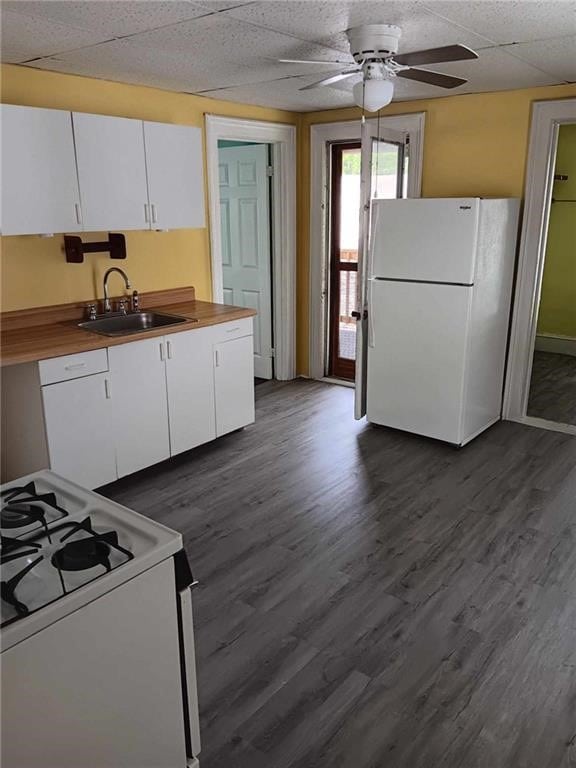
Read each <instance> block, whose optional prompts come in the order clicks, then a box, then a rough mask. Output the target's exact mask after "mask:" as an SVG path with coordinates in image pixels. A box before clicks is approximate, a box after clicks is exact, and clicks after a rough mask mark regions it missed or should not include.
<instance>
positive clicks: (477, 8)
mask: <svg viewBox="0 0 576 768" xmlns="http://www.w3.org/2000/svg"><path fill="white" fill-rule="evenodd" d="M426 5H427V6H428V8H429V9H430V10H431V11H432V12H433V13H435V14H439V15H440V16H442V17H443V18H445V19H449V20H450V21H454V22H456V23H458V24H462V25H463V26H465V27H468V28H469V29H473V30H474V31H475V32H476V33H477V34H479V35H484V36H486V37H489V38H491V39H492V40H495V41H496V42H499V43H514V42H528V41H531V40H543V39H544V38H550V37H559V36H561V35H568V34H576V4H575V3H574V2H573V1H572V0H544V1H543V2H542V1H541V2H538V1H537V0H481V2H478V1H477V2H470V0H428V2H427V3H426Z"/></svg>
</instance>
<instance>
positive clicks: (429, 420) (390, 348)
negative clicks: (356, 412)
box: [367, 280, 473, 443]
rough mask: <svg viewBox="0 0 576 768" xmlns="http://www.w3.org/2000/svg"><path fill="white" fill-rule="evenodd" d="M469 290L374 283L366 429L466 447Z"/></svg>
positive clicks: (382, 282) (371, 301) (394, 282)
mask: <svg viewBox="0 0 576 768" xmlns="http://www.w3.org/2000/svg"><path fill="white" fill-rule="evenodd" d="M472 291H473V288H472V287H471V286H455V285H433V284H430V283H410V282H398V281H394V280H390V281H389V280H371V281H370V283H369V294H370V295H369V306H370V319H369V333H368V344H369V348H368V403H367V405H368V409H367V416H368V419H369V421H373V422H374V423H376V424H383V425H385V426H388V427H395V428H396V429H403V430H406V431H408V432H415V433H416V434H419V435H425V436H427V437H434V438H437V439H438V440H446V441H447V442H450V443H460V442H461V434H462V429H461V421H462V405H463V391H464V367H465V355H466V339H467V330H468V326H469V315H470V307H471V302H472Z"/></svg>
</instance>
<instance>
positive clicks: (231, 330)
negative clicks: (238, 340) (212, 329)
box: [226, 325, 240, 333]
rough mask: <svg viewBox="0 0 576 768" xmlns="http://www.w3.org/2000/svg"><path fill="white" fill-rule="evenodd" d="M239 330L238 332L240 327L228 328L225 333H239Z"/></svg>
mask: <svg viewBox="0 0 576 768" xmlns="http://www.w3.org/2000/svg"><path fill="white" fill-rule="evenodd" d="M239 330H240V326H239V325H237V326H236V327H235V328H228V330H227V331H226V333H236V331H239Z"/></svg>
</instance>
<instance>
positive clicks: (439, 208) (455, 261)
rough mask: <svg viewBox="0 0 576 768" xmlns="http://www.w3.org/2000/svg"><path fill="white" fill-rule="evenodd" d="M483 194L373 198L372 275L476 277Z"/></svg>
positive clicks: (442, 279) (465, 280)
mask: <svg viewBox="0 0 576 768" xmlns="http://www.w3.org/2000/svg"><path fill="white" fill-rule="evenodd" d="M479 217H480V199H479V198H477V197H472V198H457V197H454V198H434V199H426V198H422V199H413V200H375V201H374V202H373V204H372V236H371V240H372V244H371V248H370V274H369V277H387V278H392V279H396V280H419V281H429V282H433V283H459V284H463V285H470V284H471V283H473V282H474V266H475V260H476V239H477V234H478V221H479Z"/></svg>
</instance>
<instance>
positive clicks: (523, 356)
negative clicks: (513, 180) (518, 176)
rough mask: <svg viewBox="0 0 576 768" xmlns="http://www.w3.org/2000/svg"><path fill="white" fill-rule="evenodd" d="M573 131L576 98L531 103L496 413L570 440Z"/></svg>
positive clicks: (575, 426) (575, 427)
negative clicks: (508, 327) (516, 252)
mask: <svg viewBox="0 0 576 768" xmlns="http://www.w3.org/2000/svg"><path fill="white" fill-rule="evenodd" d="M575 131H576V99H560V100H557V101H537V102H534V104H533V105H532V114H531V127H530V143H529V148H528V165H527V173H526V187H525V194H524V199H525V202H524V212H523V221H522V233H521V237H520V251H519V256H518V270H517V278H516V291H515V296H514V308H513V315H512V327H511V332H510V345H509V353H508V361H507V371H506V384H505V388H504V405H503V414H502V415H503V418H505V419H509V420H511V421H519V422H521V423H523V424H529V425H532V426H536V427H542V428H544V429H550V430H553V431H556V432H566V433H569V434H573V435H576V423H575V421H576V420H574V419H573V414H574V411H575V410H576V409H575V408H574V400H575V395H574V392H575V390H576V386H575V385H576V377H575V376H576V366H574V360H573V359H572V358H574V343H575V341H576V336H575V335H573V334H576V320H574V322H573V317H574V315H573V313H574V311H575V307H574V300H575V298H574V297H575V294H574V293H573V292H572V291H571V289H573V287H574V281H575V277H576V271H575V261H574V253H575V251H574V245H575V242H576V229H575V224H574V213H573V208H574V205H575V204H576V203H575V202H574V201H576V186H575V184H574V182H575V179H574V177H575V176H576V160H575V149H576V143H575ZM571 169H574V170H571ZM571 176H572V177H573V178H572V179H571V178H570V177H571ZM566 177H567V178H566Z"/></svg>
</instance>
